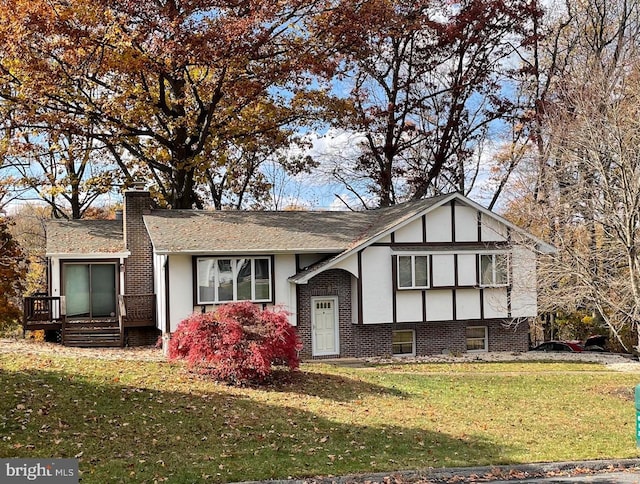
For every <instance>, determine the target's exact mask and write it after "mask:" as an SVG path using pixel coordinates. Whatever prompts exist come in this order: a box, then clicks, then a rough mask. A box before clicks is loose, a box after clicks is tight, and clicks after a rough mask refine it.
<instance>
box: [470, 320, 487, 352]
mask: <svg viewBox="0 0 640 484" xmlns="http://www.w3.org/2000/svg"><path fill="white" fill-rule="evenodd" d="M487 335H488V328H487V327H486V326H467V351H468V352H470V353H474V352H483V351H489V339H488V336H487Z"/></svg>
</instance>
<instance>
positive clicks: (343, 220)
mask: <svg viewBox="0 0 640 484" xmlns="http://www.w3.org/2000/svg"><path fill="white" fill-rule="evenodd" d="M441 199H442V197H435V198H430V199H428V200H420V201H417V202H408V203H403V204H399V205H395V206H393V207H389V208H383V209H378V210H368V211H364V212H328V211H325V212H321V211H282V212H273V211H272V212H269V211H224V210H223V211H201V210H153V211H151V213H150V214H147V215H144V221H145V225H146V226H147V230H148V231H149V234H150V236H151V240H152V242H153V246H154V248H155V250H156V251H157V252H162V253H177V252H191V253H195V252H212V251H215V252H291V251H300V252H304V251H309V252H311V251H318V252H342V251H344V250H347V249H350V248H352V247H355V246H358V245H360V244H361V243H363V242H365V241H367V240H368V239H370V238H371V237H373V236H375V235H377V234H380V233H383V232H385V231H386V230H389V229H390V228H392V227H394V226H395V225H397V224H398V223H400V222H402V221H403V220H406V219H408V218H410V217H412V216H414V215H416V214H417V213H419V212H421V211H422V210H424V209H426V208H428V207H430V206H432V205H433V204H435V203H437V202H438V201H439V200H441Z"/></svg>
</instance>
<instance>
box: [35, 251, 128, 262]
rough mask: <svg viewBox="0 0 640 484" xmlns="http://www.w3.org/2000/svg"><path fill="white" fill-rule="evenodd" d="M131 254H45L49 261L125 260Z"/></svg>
mask: <svg viewBox="0 0 640 484" xmlns="http://www.w3.org/2000/svg"><path fill="white" fill-rule="evenodd" d="M130 255H131V252H129V251H128V250H127V251H124V252H47V253H45V257H49V258H51V259H83V260H84V259H126V258H127V257H129V256H130Z"/></svg>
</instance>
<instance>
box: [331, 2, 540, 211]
mask: <svg viewBox="0 0 640 484" xmlns="http://www.w3.org/2000/svg"><path fill="white" fill-rule="evenodd" d="M338 12H339V14H336V15H334V17H333V18H332V19H331V22H333V23H332V27H331V32H332V34H333V39H334V42H335V43H336V44H337V45H339V46H341V52H342V53H343V55H344V56H345V57H346V59H347V62H346V64H347V67H346V69H345V70H346V74H345V77H346V80H345V81H344V84H345V85H348V86H349V88H350V92H349V94H348V99H347V100H348V101H349V103H350V108H348V109H345V110H344V113H343V115H342V116H338V118H337V119H338V120H339V121H338V123H339V125H341V126H346V127H348V128H349V129H350V130H352V131H354V132H357V133H361V134H362V136H363V141H362V143H361V144H360V145H361V146H360V148H361V154H360V156H359V157H358V158H357V159H356V160H353V161H352V165H351V166H350V169H351V173H352V174H353V175H352V176H351V175H349V174H347V173H348V172H347V170H345V169H344V168H343V167H341V166H340V164H338V165H337V166H336V169H335V173H336V175H337V176H338V178H339V179H340V180H341V181H345V182H349V181H353V179H354V178H355V179H356V180H355V182H354V183H352V186H354V187H357V186H361V185H362V183H366V186H367V190H368V195H370V196H373V197H375V198H377V200H378V203H379V205H380V206H387V205H391V204H393V203H396V202H398V201H402V200H406V199H408V198H411V199H419V198H421V197H424V196H428V195H433V194H438V193H442V192H448V191H455V190H458V191H462V192H465V193H468V192H469V191H470V189H471V188H472V187H473V184H474V180H475V178H476V176H477V175H478V171H479V168H480V167H479V159H480V156H479V153H480V151H481V148H482V143H483V142H484V141H485V140H486V138H487V137H488V135H489V134H490V133H491V130H492V128H493V129H494V130H495V127H494V125H498V124H499V123H498V121H501V120H502V121H503V120H505V119H508V118H509V117H512V116H513V115H514V113H515V111H516V106H515V105H514V102H513V101H514V99H513V98H512V97H511V96H510V95H509V94H510V91H511V89H512V82H513V76H514V75H515V74H516V72H515V70H514V69H513V65H514V64H513V62H512V61H511V60H510V59H511V58H513V57H515V56H516V55H522V52H521V51H525V50H526V49H527V44H528V43H529V42H530V38H531V37H532V36H533V32H532V30H531V26H532V25H533V22H534V20H535V19H536V18H537V17H538V16H539V15H540V10H539V8H538V6H537V3H536V2H535V1H529V0H499V1H494V0H465V1H462V2H434V1H433V0H420V1H415V0H411V1H408V0H393V1H391V0H374V1H370V2H345V3H344V4H343V5H342V6H341V8H339V9H338ZM353 19H358V20H357V22H354V21H353ZM492 134H493V133H492ZM358 179H359V180H360V183H357V181H358ZM347 185H348V183H347ZM361 199H362V198H361Z"/></svg>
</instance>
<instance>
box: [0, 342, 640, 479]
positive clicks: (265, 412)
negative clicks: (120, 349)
mask: <svg viewBox="0 0 640 484" xmlns="http://www.w3.org/2000/svg"><path fill="white" fill-rule="evenodd" d="M638 383H640V375H638V374H629V373H617V372H613V371H609V370H607V369H606V367H604V366H600V365H596V364H587V363H580V364H577V363H576V364H572V363H558V362H554V363H538V362H530V363H512V364H511V363H499V364H498V363H496V364H492V363H477V364H420V365H417V364H412V365H406V366H405V365H400V364H394V365H381V366H377V367H373V368H362V369H358V368H338V367H333V366H329V365H321V364H306V365H303V367H302V371H301V372H300V373H299V374H297V375H295V376H294V377H292V378H290V379H289V381H288V382H287V383H284V384H279V385H275V386H271V387H269V388H266V389H249V388H244V389H237V388H230V387H226V386H223V385H216V384H214V383H210V382H207V381H203V380H201V379H199V378H196V377H193V376H191V375H189V374H188V373H186V372H185V370H184V369H183V367H182V366H181V365H177V364H169V363H165V362H143V361H109V360H98V359H92V358H77V359H71V358H64V357H60V356H55V355H33V354H29V355H25V354H23V355H20V354H18V353H8V354H1V355H0V457H2V458H4V457H74V456H77V457H78V458H79V459H80V470H81V471H83V476H82V477H83V482H88V483H91V482H96V483H106V482H153V481H154V480H156V481H159V482H162V481H165V480H166V481H168V482H198V481H203V480H205V479H208V480H211V481H239V480H254V479H255V480H257V479H268V478H286V477H290V476H291V477H304V476H314V475H328V474H332V475H341V474H348V473H358V472H374V471H391V470H401V469H415V468H425V467H442V466H445V467H451V466H467V465H487V464H510V463H522V462H536V461H558V460H570V459H598V458H628V457H637V456H638V455H639V454H638V451H637V450H636V443H635V410H634V402H633V388H634V386H635V385H636V384H638Z"/></svg>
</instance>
